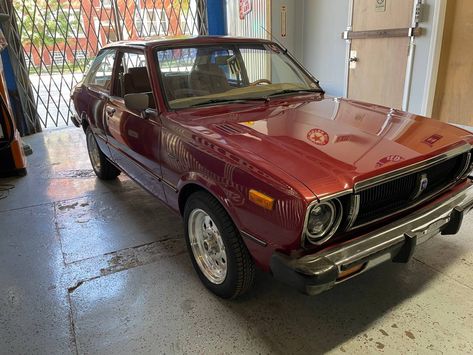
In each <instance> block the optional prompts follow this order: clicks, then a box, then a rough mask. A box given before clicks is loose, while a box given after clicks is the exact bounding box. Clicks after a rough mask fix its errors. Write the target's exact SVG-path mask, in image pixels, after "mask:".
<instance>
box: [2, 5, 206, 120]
mask: <svg viewBox="0 0 473 355" xmlns="http://www.w3.org/2000/svg"><path fill="white" fill-rule="evenodd" d="M11 5H13V6H12V8H11V11H12V12H13V14H12V27H13V28H14V27H17V31H16V32H17V34H18V39H19V42H20V43H21V48H20V50H19V51H17V52H16V55H17V58H13V61H14V62H16V63H18V64H17V65H18V68H17V70H18V71H19V72H20V73H19V74H21V72H23V74H25V72H26V74H27V75H23V77H25V78H28V77H29V84H30V88H31V89H32V90H31V91H32V93H30V95H28V93H25V94H24V96H26V97H28V98H29V100H30V101H33V102H32V103H34V106H35V108H36V113H35V114H34V117H29V119H30V120H40V121H41V126H42V127H43V128H49V127H61V126H67V125H68V124H69V117H70V115H71V101H70V97H69V96H70V91H71V89H72V88H73V86H74V85H75V84H76V83H77V82H78V81H80V80H81V78H82V76H83V74H84V72H85V70H86V69H87V67H88V65H89V63H90V62H91V61H92V60H93V58H94V57H95V56H96V54H97V52H98V51H99V50H100V49H101V48H102V47H103V46H104V45H106V44H107V43H110V42H115V41H118V40H127V39H136V38H141V37H150V36H171V35H184V34H185V35H197V34H207V19H206V0H13V2H12V4H11ZM13 22H14V23H13ZM10 37H11V36H10ZM12 54H13V57H14V56H15V53H12V51H10V55H12ZM17 74H18V73H17ZM17 76H18V75H17ZM20 77H21V75H20ZM25 81H26V79H25ZM28 86H29V85H28V82H26V85H25V87H24V88H23V89H24V90H26V91H27V90H28ZM30 103H31V102H30Z"/></svg>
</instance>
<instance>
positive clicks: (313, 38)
mask: <svg viewBox="0 0 473 355" xmlns="http://www.w3.org/2000/svg"><path fill="white" fill-rule="evenodd" d="M437 1H438V0H437ZM435 2H436V0H424V3H425V4H426V7H425V10H426V12H425V13H424V15H425V16H424V19H425V20H426V21H425V22H422V23H421V24H420V26H421V27H422V28H423V29H424V34H423V35H422V36H420V37H418V38H416V49H415V57H414V67H413V68H414V70H413V76H412V82H411V92H410V98H409V107H408V110H409V111H410V112H413V113H420V114H423V112H422V103H423V100H424V94H425V81H426V77H427V71H428V68H427V63H428V59H429V56H430V55H431V52H430V50H431V39H432V22H433V13H434V7H435ZM283 4H284V5H286V6H287V7H288V37H287V38H286V39H283V40H282V42H283V43H284V44H285V45H286V46H287V48H288V49H289V50H290V51H291V52H292V53H293V54H294V55H295V56H296V58H298V59H299V60H300V61H301V62H302V63H303V64H304V66H305V67H306V68H307V69H308V70H309V71H310V72H311V73H312V74H314V75H315V77H317V78H318V79H319V80H320V83H321V85H322V87H323V88H324V89H325V90H326V92H327V94H329V95H333V96H343V93H344V86H345V49H346V47H345V41H344V40H342V39H341V37H340V35H341V33H342V32H343V31H345V30H346V27H347V22H348V10H349V0H273V1H272V21H271V22H272V33H273V35H274V36H275V37H276V38H277V39H278V40H281V38H280V37H279V33H280V24H279V23H280V6H281V5H283Z"/></svg>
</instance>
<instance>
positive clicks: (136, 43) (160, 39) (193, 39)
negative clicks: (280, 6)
mask: <svg viewBox="0 0 473 355" xmlns="http://www.w3.org/2000/svg"><path fill="white" fill-rule="evenodd" d="M212 43H272V42H271V41H268V40H266V39H261V38H247V37H230V36H183V35H180V36H155V37H146V38H140V39H133V40H126V41H119V42H113V43H110V44H108V45H106V46H105V47H104V48H113V47H160V46H163V47H168V46H173V45H193V44H212Z"/></svg>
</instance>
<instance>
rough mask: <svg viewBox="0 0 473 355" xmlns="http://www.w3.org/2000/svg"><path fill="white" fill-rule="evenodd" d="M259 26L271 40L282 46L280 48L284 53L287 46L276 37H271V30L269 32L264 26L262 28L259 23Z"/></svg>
mask: <svg viewBox="0 0 473 355" xmlns="http://www.w3.org/2000/svg"><path fill="white" fill-rule="evenodd" d="M259 27H261V28H262V29H263V30H264V32H266V33H267V34H268V35H269V38H270V39H271V41H274V42H276V43H277V44H279V45H280V46H281V47H282V49H283V50H284V53H287V52H288V50H287V48H286V47H285V46H284V45H283V44H282V43H281V42H280V41H278V39H277V38H273V34H272V33H271V32H269V31H268V30H267V29H266V28H264V26H261V25H260V26H259Z"/></svg>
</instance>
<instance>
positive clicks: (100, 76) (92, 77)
mask: <svg viewBox="0 0 473 355" xmlns="http://www.w3.org/2000/svg"><path fill="white" fill-rule="evenodd" d="M115 55H116V52H115V50H114V49H107V50H104V51H102V52H100V53H99V55H98V56H97V58H95V60H94V62H93V63H92V66H91V67H90V70H89V73H88V74H87V76H86V78H85V83H86V84H87V85H89V86H92V87H96V88H99V89H104V90H107V91H110V87H111V83H112V74H113V64H114V63H115Z"/></svg>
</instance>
